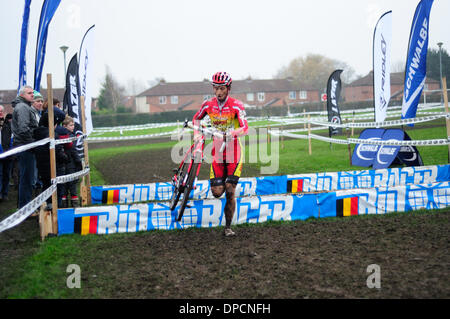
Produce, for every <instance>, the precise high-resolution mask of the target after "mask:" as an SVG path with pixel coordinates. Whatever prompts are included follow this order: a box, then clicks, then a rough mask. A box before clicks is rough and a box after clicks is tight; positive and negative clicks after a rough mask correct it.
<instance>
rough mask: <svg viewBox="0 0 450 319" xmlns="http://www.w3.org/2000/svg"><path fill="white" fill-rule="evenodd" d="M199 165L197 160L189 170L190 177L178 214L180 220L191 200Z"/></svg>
mask: <svg viewBox="0 0 450 319" xmlns="http://www.w3.org/2000/svg"><path fill="white" fill-rule="evenodd" d="M198 165H199V163H195V162H194V163H192V167H191V170H190V171H189V177H188V180H187V182H186V186H185V187H184V190H183V199H182V200H181V205H180V208H179V209H178V216H177V221H178V222H179V221H180V220H181V218H182V217H183V214H184V210H185V209H186V205H187V202H188V201H189V195H190V193H191V191H192V189H193V188H194V180H195V176H196V174H197V167H198Z"/></svg>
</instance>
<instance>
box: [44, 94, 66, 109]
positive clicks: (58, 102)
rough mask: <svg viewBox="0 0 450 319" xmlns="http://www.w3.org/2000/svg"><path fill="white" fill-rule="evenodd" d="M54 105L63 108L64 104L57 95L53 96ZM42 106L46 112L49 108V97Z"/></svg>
mask: <svg viewBox="0 0 450 319" xmlns="http://www.w3.org/2000/svg"><path fill="white" fill-rule="evenodd" d="M53 106H56V107H57V108H59V109H60V110H62V109H63V106H62V105H61V102H60V101H59V100H58V99H57V98H56V97H54V98H53ZM42 108H43V111H44V112H45V111H46V110H47V108H48V99H46V100H45V102H44V104H43V105H42Z"/></svg>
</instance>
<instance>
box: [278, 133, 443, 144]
mask: <svg viewBox="0 0 450 319" xmlns="http://www.w3.org/2000/svg"><path fill="white" fill-rule="evenodd" d="M270 133H271V134H273V135H284V136H286V137H292V138H298V139H308V138H309V137H311V138H312V139H316V140H321V141H324V142H330V143H335V144H371V145H393V146H442V145H449V144H450V137H449V138H448V139H434V140H416V141H398V140H390V141H380V140H364V139H358V138H349V139H346V140H344V139H336V138H329V137H325V136H320V135H316V134H310V135H304V134H302V135H300V134H293V133H290V132H272V131H270Z"/></svg>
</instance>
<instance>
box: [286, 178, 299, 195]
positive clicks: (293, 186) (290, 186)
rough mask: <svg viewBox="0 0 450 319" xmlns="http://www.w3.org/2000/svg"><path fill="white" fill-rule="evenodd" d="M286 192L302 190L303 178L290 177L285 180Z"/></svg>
mask: <svg viewBox="0 0 450 319" xmlns="http://www.w3.org/2000/svg"><path fill="white" fill-rule="evenodd" d="M287 191H288V193H300V192H303V179H291V180H289V181H287Z"/></svg>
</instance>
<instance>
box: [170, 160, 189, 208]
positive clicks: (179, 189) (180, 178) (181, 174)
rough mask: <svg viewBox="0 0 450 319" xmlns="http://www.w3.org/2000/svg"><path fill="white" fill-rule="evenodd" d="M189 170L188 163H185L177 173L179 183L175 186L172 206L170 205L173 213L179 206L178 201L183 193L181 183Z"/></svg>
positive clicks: (171, 200) (171, 201)
mask: <svg viewBox="0 0 450 319" xmlns="http://www.w3.org/2000/svg"><path fill="white" fill-rule="evenodd" d="M187 168H188V165H187V163H183V165H182V166H181V167H180V168H179V169H178V170H177V172H176V173H175V176H176V180H177V183H176V185H173V192H172V197H171V199H170V204H169V208H170V210H171V211H172V210H174V209H175V207H176V206H177V204H178V201H179V200H180V196H181V193H183V189H182V187H181V186H182V185H181V183H182V181H183V178H184V176H185V175H186V173H187Z"/></svg>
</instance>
